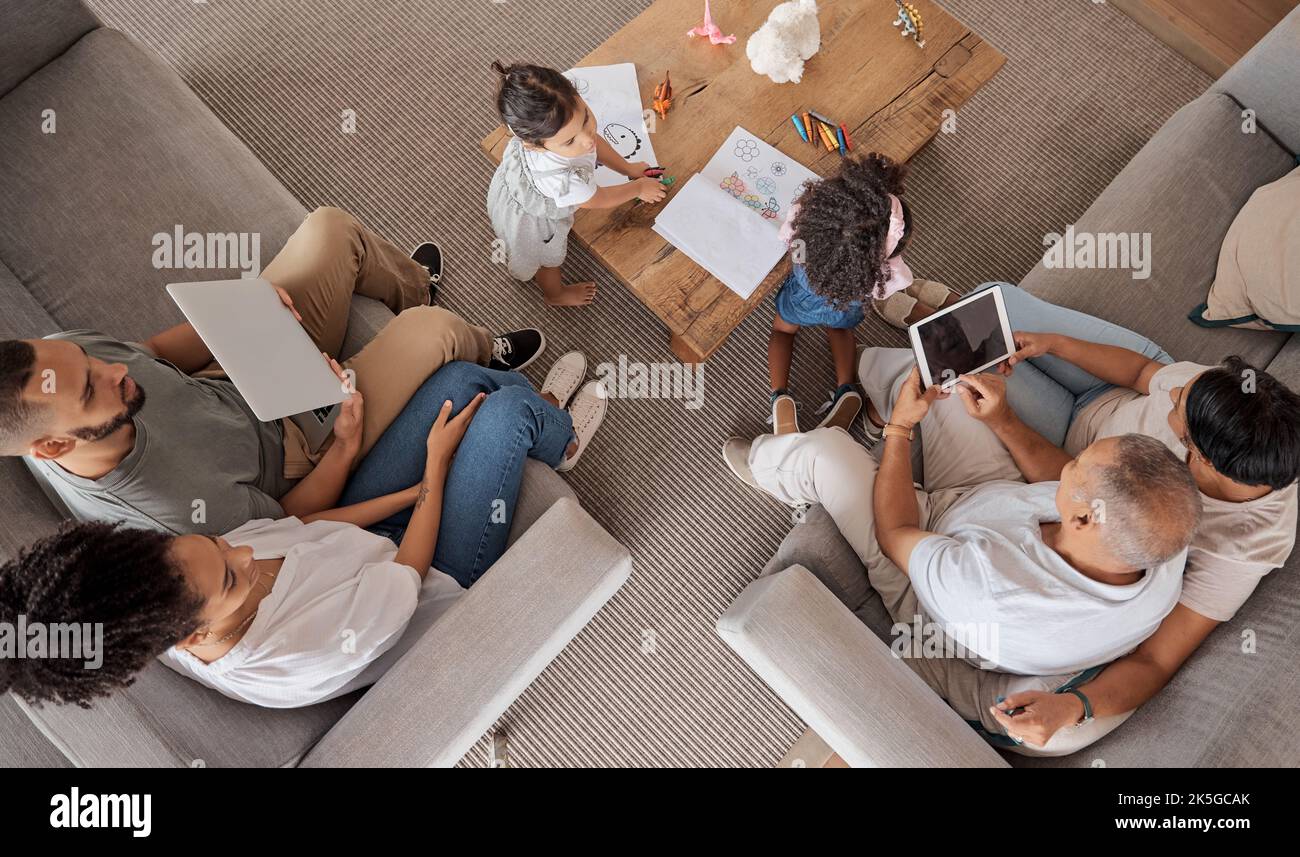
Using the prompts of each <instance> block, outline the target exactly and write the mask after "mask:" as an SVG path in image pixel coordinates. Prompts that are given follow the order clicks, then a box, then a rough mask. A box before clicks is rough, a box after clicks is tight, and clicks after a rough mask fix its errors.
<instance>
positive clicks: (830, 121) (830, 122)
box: [808, 110, 837, 128]
mask: <svg viewBox="0 0 1300 857" xmlns="http://www.w3.org/2000/svg"><path fill="white" fill-rule="evenodd" d="M808 112H809V113H811V114H812V117H813V118H814V119H816V120H817V121H819V122H825V123H826V124H827V125H829V126H831V127H832V128H834V127H835V125H836V124H837V123H836V122H835V120H834V119H829V118H827V117H825V116H823V115H821V114H820V113H817V112H815V111H812V110H809V111H808Z"/></svg>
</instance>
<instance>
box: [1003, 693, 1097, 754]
mask: <svg viewBox="0 0 1300 857" xmlns="http://www.w3.org/2000/svg"><path fill="white" fill-rule="evenodd" d="M1017 708H1023V709H1024V710H1023V711H1021V712H1020V713H1019V714H1017V715H1016V716H1014V717H1012V716H1011V715H1010V714H1008V713H1007V712H1009V711H1013V710H1014V709H1017ZM989 711H990V712H992V714H993V716H994V717H995V718H997V721H998V723H1001V724H1002V728H1003V729H1006V730H1007V734H1008V735H1010V736H1011V737H1012V738H1014V739H1016V740H1017V741H1020V742H1021V743H1024V744H1028V745H1030V746H1031V747H1042V746H1043V745H1044V744H1046V743H1047V742H1048V741H1050V740H1051V739H1052V736H1053V735H1055V734H1056V733H1057V732H1058V731H1060V730H1061V729H1064V728H1065V727H1067V726H1074V725H1075V724H1077V723H1078V722H1079V720H1080V719H1082V717H1083V702H1081V701H1080V700H1079V697H1077V696H1075V695H1074V694H1072V693H1047V692H1045V691H1041V690H1028V691H1025V692H1024V693H1013V694H1011V695H1010V696H1008V697H1007V698H1006V699H1004V700H1002V701H1001V702H999V703H998V704H997V705H995V706H993V707H991V708H990V709H989Z"/></svg>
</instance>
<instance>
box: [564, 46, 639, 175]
mask: <svg viewBox="0 0 1300 857" xmlns="http://www.w3.org/2000/svg"><path fill="white" fill-rule="evenodd" d="M564 76H565V77H567V78H568V79H569V80H571V81H573V85H574V86H575V87H577V89H578V94H579V95H581V96H582V98H583V100H585V101H586V102H587V106H588V107H590V108H591V112H592V113H594V114H595V116H596V130H597V131H598V132H599V133H600V135H601V136H602V137H604V138H605V142H607V143H609V145H610V147H611V148H612V149H613V150H614V151H615V152H618V153H619V154H620V155H622V156H623V157H624V158H627V159H628V160H629V161H633V162H635V161H645V162H646V163H647V164H650V165H651V166H655V153H654V148H653V147H652V146H651V145H650V134H649V132H648V131H647V130H646V127H645V114H644V113H643V112H642V107H641V90H640V86H639V85H638V83H637V79H636V66H634V65H633V64H632V63H630V62H625V63H619V64H618V65H595V66H588V67H586V68H571V69H569V70H568V71H566V72H565V73H564ZM625 181H627V177H626V176H623V175H620V174H619V173H616V172H614V171H613V170H611V169H609V168H608V167H604V166H602V167H599V168H598V169H597V170H596V184H598V185H600V186H601V187H608V186H610V185H619V184H622V183H623V182H625Z"/></svg>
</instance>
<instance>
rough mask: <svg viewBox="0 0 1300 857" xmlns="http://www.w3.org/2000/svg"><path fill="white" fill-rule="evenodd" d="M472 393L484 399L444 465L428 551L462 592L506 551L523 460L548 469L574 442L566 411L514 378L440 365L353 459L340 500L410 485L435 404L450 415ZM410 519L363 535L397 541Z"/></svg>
mask: <svg viewBox="0 0 1300 857" xmlns="http://www.w3.org/2000/svg"><path fill="white" fill-rule="evenodd" d="M479 393H487V394H488V395H487V398H486V399H484V400H483V404H481V405H480V406H479V410H478V413H477V414H475V415H474V419H473V420H472V421H471V422H470V424H469V428H468V429H467V430H466V432H465V437H464V439H462V440H461V442H460V447H459V448H458V449H457V450H456V457H455V458H454V459H452V463H451V470H450V471H449V472H448V474H447V484H446V487H445V489H444V490H443V494H442V520H441V523H440V524H439V526H438V545H437V549H436V550H435V551H434V554H433V565H434V566H435V567H436V568H437V569H439V570H440V571H445V572H446V573H447V574H449V575H451V576H452V577H454V578H456V580H457V581H458V582H459V583H460V585H461V586H464V587H469V586H470V585H472V584H473V583H474V581H476V580H478V579H479V577H480V576H482V574H483V572H485V571H487V569H488V568H490V567H491V566H492V564H493V563H494V562H496V561H497V560H498V559H499V558H500V557H501V554H503V553H505V550H506V538H507V536H509V535H510V523H511V521H512V520H513V519H514V513H515V503H516V501H517V500H518V499H519V484H520V482H521V481H522V480H523V475H524V461H525V459H527V458H536V459H537V460H539V461H542V462H544V463H545V464H548V465H550V466H551V467H556V466H558V465H559V464H560V462H562V461H563V460H564V451H565V448H566V447H568V445H569V443H570V442H571V441H572V440H573V439H574V434H573V420H572V419H571V418H570V417H569V414H568V413H567V412H566V411H563V410H560V409H559V408H557V407H555V406H554V405H552V404H551V403H550V402H547V401H546V400H545V399H543V398H542V397H541V396H540V395H538V394H537V393H536V392H535V391H534V390H533V388H532V386H530V385H529V383H528V380H527V379H526V378H524V376H523V375H520V374H519V373H518V372H499V371H497V370H495V369H488V368H486V367H484V366H478V365H475V364H473V363H465V362H463V361H459V360H458V361H455V362H452V363H448V364H446V365H445V366H443V367H442V368H441V369H439V370H438V371H437V372H435V373H433V374H432V375H430V376H429V380H427V381H425V382H424V385H423V386H421V387H420V389H419V390H417V391H416V392H415V395H414V396H412V397H411V400H410V401H409V402H407V404H406V407H405V408H404V409H403V410H402V413H401V414H400V415H399V416H398V417H397V419H396V420H394V421H393V424H392V425H391V426H389V427H388V430H387V431H385V432H384V434H383V436H381V437H380V438H379V440H378V442H376V443H375V445H374V448H372V449H371V450H370V452H369V453H368V454H367V455H366V457H365V458H364V459H363V460H362V462H361V465H360V466H359V467H358V468H357V470H356V472H355V473H353V474H352V477H351V478H350V479H349V480H348V484H347V487H346V488H345V489H344V490H343V498H342V500H341V505H344V506H347V505H351V504H353V503H361V502H363V501H365V500H370V499H373V498H375V497H381V496H383V495H385V494H391V493H394V492H396V491H402V490H404V489H406V488H409V487H411V486H412V485H418V484H419V482H420V480H421V479H422V478H423V477H424V462H425V458H426V447H425V441H426V440H427V438H428V436H429V429H430V427H431V426H432V425H433V422H434V420H435V419H437V417H438V411H439V410H440V409H441V408H442V403H443V402H445V401H447V400H451V403H452V414H453V415H455V414H458V413H460V411H461V409H462V408H464V407H465V406H466V405H467V404H469V402H470V401H471V400H472V399H473V398H474V397H475V396H477V395H478V394H479ZM410 520H411V510H410V509H405V510H403V511H401V512H398V513H397V514H395V515H393V516H392V517H390V518H388V519H387V520H385V521H382V522H380V523H378V524H376V525H374V526H372V527H369V529H370V531H371V532H374V533H377V534H379V535H381V536H385V537H387V538H390V539H392V540H393V541H394V542H400V541H401V539H402V536H403V534H404V533H405V532H406V525H407V524H408V523H409V522H410Z"/></svg>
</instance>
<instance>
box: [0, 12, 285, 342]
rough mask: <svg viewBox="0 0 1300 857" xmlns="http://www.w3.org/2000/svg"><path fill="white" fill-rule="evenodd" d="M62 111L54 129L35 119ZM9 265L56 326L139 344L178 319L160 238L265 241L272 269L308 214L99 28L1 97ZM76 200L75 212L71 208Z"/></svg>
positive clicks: (148, 63) (164, 79) (4, 251)
mask: <svg viewBox="0 0 1300 857" xmlns="http://www.w3.org/2000/svg"><path fill="white" fill-rule="evenodd" d="M45 108H53V109H55V110H56V111H57V117H58V123H57V126H56V131H55V133H53V134H45V133H42V130H41V127H40V123H38V122H36V121H33V119H32V117H34V116H39V115H40V112H41V110H43V109H45ZM0 128H4V134H3V136H0V260H4V262H5V264H7V265H8V266H9V268H10V269H11V270H12V271H13V273H14V274H15V275H16V276H17V277H18V279H19V280H20V281H21V282H22V283H23V284H24V285H25V286H26V287H27V289H28V290H29V291H30V292H31V294H32V296H33V297H34V298H35V299H36V302H37V303H38V304H39V305H40V306H41V307H43V308H44V309H45V310H46V312H48V313H49V315H50V316H51V317H52V318H53V319H54V320H55V321H56V322H57V323H58V325H59V327H61V328H64V329H68V328H78V327H86V328H92V329H97V330H103V331H105V332H107V333H111V334H112V335H115V336H118V337H119V338H122V339H141V338H145V337H148V336H149V335H151V334H153V333H155V332H157V331H159V330H161V329H163V328H166V327H168V326H170V325H173V324H176V323H177V322H179V321H181V319H182V317H181V314H180V312H179V310H178V309H177V308H176V307H175V305H174V304H173V303H172V301H171V300H170V298H168V297H167V295H166V293H165V292H164V290H163V289H164V286H165V285H166V284H167V283H169V282H177V281H185V280H190V281H192V280H204V279H226V278H231V277H237V276H239V272H238V271H237V270H235V269H234V268H230V269H216V270H214V269H207V270H200V269H189V270H172V269H162V270H159V269H157V268H155V267H154V266H153V259H154V249H155V248H154V245H153V236H154V235H155V234H157V233H172V232H173V231H174V230H175V228H176V226H177V225H181V226H182V227H183V228H184V230H185V231H186V232H190V231H194V232H199V233H208V232H214V233H228V232H236V233H239V232H247V233H259V234H260V241H261V246H260V254H261V261H262V262H263V264H264V263H265V262H266V261H269V260H270V258H271V256H272V255H273V254H274V253H275V252H276V251H277V250H278V249H279V248H280V246H281V245H283V243H284V241H285V239H287V238H288V236H289V235H290V234H291V233H292V232H293V230H294V229H296V228H297V226H298V224H299V223H301V221H302V219H303V217H304V216H305V211H304V210H303V208H302V206H301V205H299V204H298V203H297V202H296V201H295V200H294V198H293V197H292V196H291V195H290V194H289V192H288V191H287V190H285V188H284V187H283V186H282V185H281V184H280V183H279V182H278V181H276V180H275V178H274V177H273V176H272V175H271V174H270V173H269V172H268V171H267V169H266V168H265V167H264V166H263V165H262V164H261V163H260V162H259V161H258V160H257V159H256V158H255V157H254V156H253V154H252V153H251V152H249V151H248V149H247V147H245V146H244V144H243V143H241V142H239V140H237V139H236V138H235V136H234V135H233V134H232V133H231V132H230V131H229V130H228V129H227V128H226V127H225V126H223V125H222V124H221V122H220V121H219V120H218V119H217V118H216V117H215V116H214V115H213V114H212V113H211V111H209V110H208V108H207V107H206V106H204V104H203V102H201V101H200V100H199V98H198V97H197V96H196V95H195V94H194V93H193V92H191V91H190V90H189V89H188V88H187V87H186V86H185V84H184V83H183V82H182V81H181V80H180V78H179V77H177V76H176V74H175V73H174V72H172V71H171V69H169V68H167V67H166V66H165V65H163V64H162V63H161V62H160V61H159V60H158V59H157V58H156V57H155V56H154V55H153V54H151V53H149V52H148V51H145V50H142V49H141V48H140V47H139V46H138V45H136V44H135V43H134V42H132V41H131V40H130V39H128V38H127V37H126V36H124V35H122V34H121V33H119V32H116V31H114V30H108V29H98V30H95V31H93V32H91V33H90V34H88V35H86V36H85V37H83V38H82V39H81V40H80V41H78V42H77V43H76V44H75V45H73V46H72V47H71V48H69V49H68V50H67V52H66V53H64V54H63V55H62V56H60V57H58V58H57V59H56V60H54V61H53V62H51V63H50V64H49V65H47V66H45V67H44V68H42V69H41V70H40V71H38V72H36V73H35V74H34V75H32V76H31V77H29V78H27V80H25V81H24V82H23V83H22V84H21V85H19V86H18V87H17V88H16V89H14V91H13V92H11V93H10V94H9V95H8V96H7V97H5V98H4V99H3V100H2V101H0ZM70 201H75V204H70Z"/></svg>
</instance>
